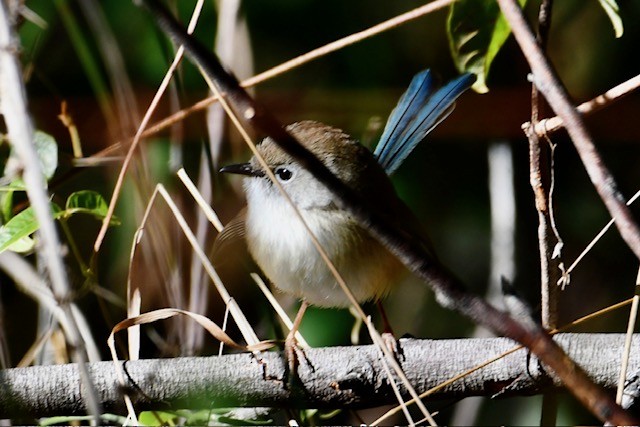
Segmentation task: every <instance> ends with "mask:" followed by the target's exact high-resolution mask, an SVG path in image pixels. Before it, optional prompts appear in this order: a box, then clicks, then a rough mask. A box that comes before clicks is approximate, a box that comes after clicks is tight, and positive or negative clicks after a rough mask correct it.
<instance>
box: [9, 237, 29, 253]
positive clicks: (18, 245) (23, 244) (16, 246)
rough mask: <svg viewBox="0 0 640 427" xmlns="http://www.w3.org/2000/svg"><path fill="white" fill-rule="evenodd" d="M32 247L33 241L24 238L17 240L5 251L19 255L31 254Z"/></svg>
mask: <svg viewBox="0 0 640 427" xmlns="http://www.w3.org/2000/svg"><path fill="white" fill-rule="evenodd" d="M34 246H35V241H34V240H33V239H32V238H31V237H28V236H26V237H23V238H22V239H19V240H18V241H17V242H15V243H12V244H11V245H9V247H8V248H7V250H9V251H11V252H18V253H20V254H24V253H27V252H31V251H32V250H33V247H34Z"/></svg>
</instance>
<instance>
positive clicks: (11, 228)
mask: <svg viewBox="0 0 640 427" xmlns="http://www.w3.org/2000/svg"><path fill="white" fill-rule="evenodd" d="M51 213H52V215H53V218H55V219H57V218H60V216H61V215H62V213H63V211H62V210H61V209H60V207H59V206H58V205H56V204H55V203H51ZM38 228H40V224H38V221H37V220H36V216H35V213H34V212H33V208H32V207H28V208H26V209H25V210H23V211H22V212H20V213H19V214H17V215H15V216H14V217H13V218H11V219H10V220H9V222H7V223H6V224H5V225H3V226H2V227H0V253H2V252H4V251H6V250H7V249H9V248H11V247H12V245H18V246H17V247H18V248H21V247H24V245H23V244H24V242H23V243H19V241H20V240H22V239H24V238H25V237H29V236H30V235H32V234H33V233H35V232H36V231H37V230H38Z"/></svg>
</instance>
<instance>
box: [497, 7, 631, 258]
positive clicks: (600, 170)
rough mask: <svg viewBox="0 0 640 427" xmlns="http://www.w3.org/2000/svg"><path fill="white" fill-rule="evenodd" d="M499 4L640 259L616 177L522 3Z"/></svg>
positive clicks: (598, 189)
mask: <svg viewBox="0 0 640 427" xmlns="http://www.w3.org/2000/svg"><path fill="white" fill-rule="evenodd" d="M498 3H499V4H500V8H501V9H502V13H503V14H504V16H505V17H506V19H507V21H508V22H509V24H510V26H511V29H512V31H513V34H514V36H515V38H516V41H517V42H518V44H519V45H520V48H521V50H522V52H523V53H524V55H525V57H526V58H527V61H528V62H529V65H530V66H531V71H532V72H533V79H534V83H535V84H536V85H537V86H538V89H540V91H541V92H542V93H543V95H544V96H545V98H546V99H547V102H549V105H550V106H551V108H552V109H553V110H554V111H555V112H556V114H557V115H558V116H560V117H561V118H562V120H563V122H564V123H565V128H566V129H567V132H568V133H569V136H570V137H571V140H572V141H573V144H574V146H575V147H576V150H577V151H578V154H579V155H580V159H581V160H582V163H583V164H584V166H585V169H586V171H587V174H588V175H589V178H590V179H591V182H592V183H593V186H594V187H595V189H596V191H597V192H598V194H599V195H600V198H601V199H602V201H603V202H604V204H605V206H606V207H607V210H608V211H609V214H610V215H611V217H612V218H614V219H615V220H616V226H617V227H618V230H620V234H621V236H622V238H623V239H624V241H625V242H627V245H629V247H630V248H631V250H632V251H633V253H634V254H635V255H636V257H638V258H639V259H640V230H639V229H638V226H637V224H636V223H635V221H634V219H633V216H632V215H631V212H630V211H629V209H628V208H627V206H625V204H624V201H623V198H622V196H621V194H620V193H619V192H618V190H617V188H616V187H617V186H616V182H615V179H614V178H613V176H612V175H611V173H610V172H609V170H608V169H607V167H606V166H605V164H604V162H603V161H602V158H601V157H600V154H599V153H598V151H597V149H596V147H595V145H594V144H593V140H592V138H591V135H589V132H588V131H587V128H586V127H585V125H584V121H583V120H582V116H581V115H580V114H579V113H578V112H577V111H576V109H575V107H574V106H573V104H572V103H571V102H570V101H569V94H568V93H567V91H566V89H565V87H564V86H563V85H562V82H561V81H560V79H559V78H558V76H557V74H556V72H555V71H554V69H553V68H552V66H551V64H550V63H549V61H548V59H547V58H546V56H545V55H544V53H543V52H542V51H541V50H540V47H539V46H538V44H537V43H536V40H535V37H534V35H533V33H532V32H531V28H530V27H529V25H528V24H527V21H526V20H525V17H524V14H523V12H522V9H521V8H520V5H519V4H518V3H517V2H516V1H515V0H498Z"/></svg>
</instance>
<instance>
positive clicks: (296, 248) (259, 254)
mask: <svg viewBox="0 0 640 427" xmlns="http://www.w3.org/2000/svg"><path fill="white" fill-rule="evenodd" d="M433 80H434V79H433V77H432V74H431V72H430V71H429V70H425V71H422V72H420V73H418V74H417V75H416V76H415V77H414V78H413V80H412V82H411V84H410V86H409V88H408V89H407V91H406V92H405V93H404V94H403V95H402V97H401V98H400V100H399V102H398V105H397V106H396V107H395V109H394V110H393V111H392V112H391V115H390V116H389V119H388V121H387V124H386V126H385V129H384V131H383V133H382V136H381V138H380V141H379V143H378V145H377V147H376V149H375V151H374V152H373V153H372V152H371V151H369V150H368V149H367V148H365V147H364V146H363V145H361V144H360V143H359V142H358V141H356V140H355V139H354V138H352V137H351V136H349V135H347V134H346V133H344V132H343V131H341V130H340V129H336V128H334V127H331V126H328V125H325V124H323V123H319V122H315V121H301V122H298V123H294V124H292V125H289V126H287V128H286V129H287V131H288V132H290V133H291V135H293V136H294V137H295V138H296V139H297V140H298V141H299V142H300V143H301V144H302V145H303V146H305V147H306V148H307V149H308V150H309V151H310V152H311V153H313V154H314V155H315V156H316V157H318V159H320V160H321V161H322V162H323V163H324V165H325V166H326V167H327V168H328V169H329V170H330V171H331V172H332V173H333V174H334V175H336V176H337V177H338V178H339V179H340V180H342V182H344V183H345V184H346V185H347V186H349V187H350V188H351V189H353V190H354V191H356V192H357V193H358V194H359V195H360V196H361V197H362V199H363V200H364V201H365V202H366V203H369V204H370V205H371V206H376V208H377V209H378V210H379V213H380V214H382V215H383V216H385V217H386V219H387V220H388V221H391V222H392V223H393V224H394V225H396V226H397V227H399V229H400V230H402V231H404V232H406V233H410V235H412V236H417V237H418V238H419V239H420V240H421V241H423V242H425V245H426V246H427V247H430V244H429V243H428V242H429V240H428V237H427V235H426V233H425V232H424V230H423V228H422V226H421V225H420V222H419V221H418V220H417V218H416V217H415V216H414V215H413V214H412V212H411V211H410V210H409V208H408V207H407V206H406V205H405V204H404V202H402V200H401V199H400V198H399V197H398V196H397V194H396V192H395V190H394V188H393V185H392V183H391V180H390V179H389V175H390V174H392V173H393V172H394V171H395V170H396V169H397V168H398V167H399V166H400V165H401V164H402V162H403V161H404V160H405V159H406V157H407V156H408V155H409V153H411V151H412V150H413V149H414V148H415V147H416V145H417V144H418V143H419V142H420V141H422V140H423V139H424V138H425V136H426V135H427V134H428V133H429V132H430V131H431V130H433V128H434V127H435V126H437V125H438V124H439V123H440V122H441V121H442V120H444V119H445V118H446V117H447V116H448V115H449V114H450V113H451V111H452V110H453V108H454V105H455V100H456V99H457V98H458V97H459V96H460V95H461V94H462V93H463V92H464V91H465V90H467V89H468V88H469V87H470V86H471V85H472V84H473V82H474V81H475V76H474V75H472V74H464V75H462V76H460V77H458V78H456V79H454V80H452V81H451V82H449V83H447V84H446V85H444V86H443V87H441V88H439V89H438V90H435V91H434V89H435V88H434V81H433ZM257 149H258V152H259V153H260V154H261V155H262V157H263V158H264V160H265V161H266V163H267V165H268V166H269V168H270V169H271V170H272V171H273V173H274V175H275V176H276V178H277V180H278V181H279V182H280V183H281V184H282V187H283V188H284V190H285V191H286V192H287V194H288V195H289V197H290V198H291V200H292V201H293V203H294V204H295V205H296V206H297V208H298V210H299V212H300V214H301V215H302V217H303V218H304V220H305V222H306V223H307V224H308V225H309V227H310V229H311V230H312V231H313V233H314V234H315V236H316V237H317V238H318V240H319V242H320V244H321V245H322V247H323V248H324V249H325V251H326V252H327V254H328V256H329V258H330V259H331V261H332V262H333V264H334V265H335V267H336V269H337V270H338V272H339V273H340V274H341V275H342V277H343V278H344V280H345V282H346V283H347V285H348V286H349V288H350V289H351V291H352V292H353V294H354V296H355V298H356V299H357V300H358V302H365V301H378V300H380V299H381V298H383V297H384V296H385V295H387V294H388V293H389V291H391V289H392V288H393V287H394V286H395V285H396V284H397V282H398V279H399V276H400V275H401V274H402V273H403V271H404V267H403V265H402V264H401V263H400V261H398V259H397V258H396V257H395V256H394V255H392V254H391V253H390V252H389V251H388V250H387V249H386V248H385V247H384V246H382V244H380V243H379V242H378V241H377V240H376V239H375V238H374V237H372V236H371V235H370V234H369V232H368V231H367V230H366V229H364V228H362V227H361V226H360V225H359V223H358V222H357V221H356V220H355V219H354V218H353V217H352V216H351V215H350V214H349V213H348V212H346V211H344V210H342V209H340V208H339V207H338V206H337V204H336V203H335V200H334V196H333V194H332V193H331V192H330V191H329V190H328V189H327V188H326V187H324V185H323V184H321V183H320V182H319V181H318V180H316V179H315V178H314V177H313V175H311V174H310V173H309V172H308V171H307V170H305V169H304V168H303V167H302V166H301V165H299V164H298V163H297V162H296V161H295V160H294V159H293V158H291V157H290V156H289V155H288V154H286V153H285V152H284V151H282V150H281V149H280V148H279V147H278V146H277V145H276V143H275V142H274V141H273V140H271V139H270V138H266V139H265V140H264V141H263V142H262V143H261V144H259V145H258V146H257ZM220 171H221V172H226V173H236V174H242V175H245V176H246V178H245V180H244V190H245V193H246V198H247V207H246V208H245V209H243V211H241V212H240V214H239V215H238V216H237V217H236V218H235V219H234V220H232V222H231V223H230V224H229V225H228V226H227V227H225V229H224V230H223V232H222V233H221V234H220V236H219V237H218V239H217V242H216V244H217V245H218V246H219V247H220V246H221V245H222V244H224V241H225V240H226V239H228V238H230V237H231V236H236V237H237V236H238V235H244V236H245V239H246V242H247V246H248V248H249V252H250V254H251V255H252V257H253V258H254V260H255V261H256V263H257V264H258V266H259V267H260V268H261V269H262V271H263V272H264V274H265V275H266V276H267V277H268V278H269V280H270V281H271V282H272V283H273V284H274V285H275V286H276V287H277V288H278V289H280V290H282V291H284V292H286V293H289V294H292V295H294V296H296V297H298V298H300V299H301V300H303V302H305V303H308V304H312V305H315V306H320V307H347V306H349V305H350V303H349V300H348V299H347V297H346V295H345V294H344V292H343V290H342V289H341V288H340V286H339V285H338V284H337V282H336V280H335V278H334V276H333V275H332V274H331V272H330V270H329V268H328V267H327V265H326V264H325V262H324V261H323V259H322V258H321V257H320V255H319V253H318V251H317V249H316V248H315V246H314V245H313V242H312V240H311V238H310V237H309V234H308V232H307V230H306V229H305V228H304V226H303V224H302V222H301V221H300V219H299V218H298V216H297V215H296V214H295V212H294V210H293V208H292V206H291V205H290V203H289V202H288V201H287V200H286V199H285V197H284V196H283V195H282V193H281V192H280V190H279V189H278V188H277V187H276V186H275V185H274V183H273V182H272V181H271V180H270V179H269V177H268V176H267V175H266V174H265V171H264V169H263V168H262V166H261V165H260V164H259V162H258V161H257V159H256V158H255V157H253V158H252V159H251V160H250V161H249V162H248V163H242V164H236V165H229V166H225V167H223V168H222V169H221V170H220ZM431 253H433V251H431ZM433 257H434V260H435V255H433Z"/></svg>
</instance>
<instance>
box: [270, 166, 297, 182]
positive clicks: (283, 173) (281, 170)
mask: <svg viewBox="0 0 640 427" xmlns="http://www.w3.org/2000/svg"><path fill="white" fill-rule="evenodd" d="M273 173H274V174H275V175H276V176H277V177H278V179H279V180H280V181H282V182H287V181H289V180H290V179H291V178H293V171H292V170H291V169H288V168H286V167H284V166H279V167H277V168H276V170H275V171H273Z"/></svg>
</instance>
